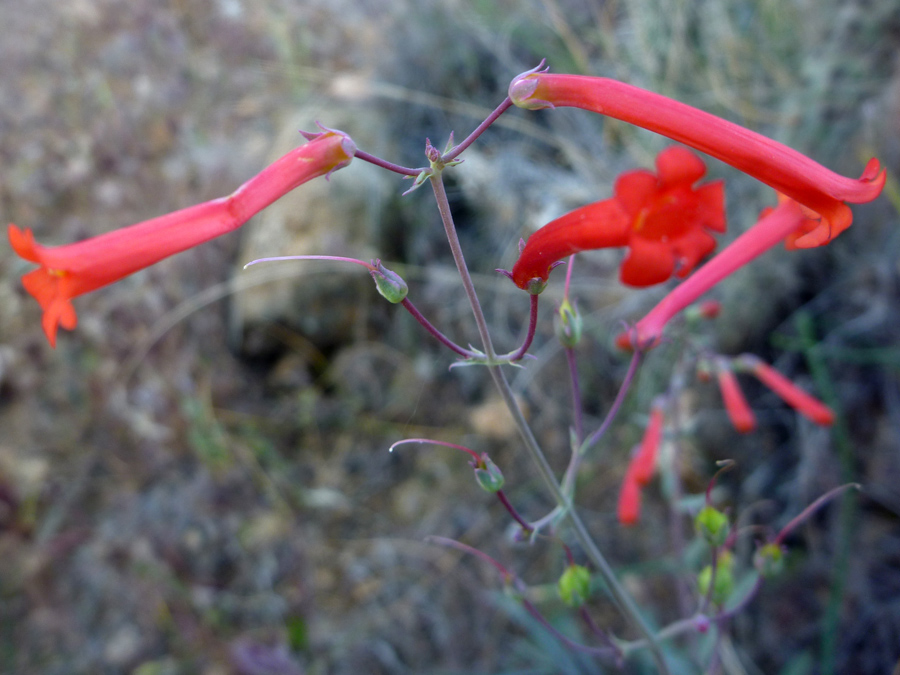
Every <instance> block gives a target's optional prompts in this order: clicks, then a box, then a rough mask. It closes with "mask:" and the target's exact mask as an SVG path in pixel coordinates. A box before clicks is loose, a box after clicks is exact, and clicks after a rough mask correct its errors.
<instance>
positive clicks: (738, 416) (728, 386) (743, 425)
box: [716, 363, 756, 434]
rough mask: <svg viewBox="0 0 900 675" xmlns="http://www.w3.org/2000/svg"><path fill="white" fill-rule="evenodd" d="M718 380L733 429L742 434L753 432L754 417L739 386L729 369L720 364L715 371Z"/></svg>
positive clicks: (725, 365)
mask: <svg viewBox="0 0 900 675" xmlns="http://www.w3.org/2000/svg"><path fill="white" fill-rule="evenodd" d="M716 376H717V377H718V380H719V390H720V391H721V392H722V400H723V401H724V402H725V411H726V412H727V413H728V418H729V419H730V420H731V423H732V424H733V425H734V428H735V429H737V430H738V431H740V432H741V433H742V434H746V433H748V432H750V431H753V430H754V429H755V428H756V416H755V415H754V414H753V410H752V409H751V408H750V404H749V403H747V399H746V398H744V394H743V392H742V391H741V386H740V385H739V384H738V381H737V378H736V377H735V375H734V371H733V370H731V367H730V366H729V365H728V364H726V363H722V364H720V365H719V366H718V368H717V369H716Z"/></svg>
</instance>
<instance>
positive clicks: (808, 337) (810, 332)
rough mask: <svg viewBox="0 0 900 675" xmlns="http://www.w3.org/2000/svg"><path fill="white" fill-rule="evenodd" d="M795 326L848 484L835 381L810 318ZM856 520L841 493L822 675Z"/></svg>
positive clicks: (848, 448)
mask: <svg viewBox="0 0 900 675" xmlns="http://www.w3.org/2000/svg"><path fill="white" fill-rule="evenodd" d="M796 325H797V332H798V333H799V334H800V340H801V341H802V343H803V347H804V348H803V355H804V356H805V357H806V363H807V365H808V367H809V371H810V373H811V374H812V376H813V381H814V382H815V383H816V389H817V390H818V391H819V392H820V393H821V394H822V400H823V401H825V403H826V404H827V405H828V406H829V407H830V408H831V409H832V410H834V412H835V423H834V431H833V436H832V438H834V444H835V446H836V447H837V453H838V459H839V461H840V476H841V482H842V483H851V482H853V480H854V478H855V471H854V468H853V446H852V444H851V442H850V432H849V431H848V429H847V423H846V418H845V417H844V416H843V415H842V414H841V406H840V398H839V397H838V395H837V391H836V390H835V387H834V380H833V379H832V377H831V375H830V373H829V372H828V366H827V365H826V363H825V359H824V358H823V357H822V355H821V353H820V352H819V350H817V349H816V344H817V340H816V336H815V326H814V325H813V319H812V317H811V316H810V315H809V314H808V313H806V312H802V313H800V314H799V315H798V316H797V320H796ZM856 518H857V514H856V500H855V499H853V497H852V496H851V495H848V494H844V495H843V496H842V497H841V503H840V512H839V514H838V526H837V527H838V531H837V550H836V553H835V560H834V569H833V573H832V577H831V592H830V593H829V597H828V605H827V606H826V608H825V617H824V619H823V620H822V643H821V664H822V665H821V667H822V675H832V674H833V673H834V672H835V670H834V669H835V659H836V651H837V643H838V632H839V629H840V624H841V611H842V609H843V605H844V595H845V592H846V588H847V570H848V569H849V566H850V551H851V548H852V546H853V539H854V536H853V533H854V531H855V526H854V524H855V522H856Z"/></svg>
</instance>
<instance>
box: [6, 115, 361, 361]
mask: <svg viewBox="0 0 900 675" xmlns="http://www.w3.org/2000/svg"><path fill="white" fill-rule="evenodd" d="M307 138H309V139H310V141H309V143H306V144H305V145H302V146H300V147H299V148H296V149H294V150H292V151H291V152H289V153H288V154H287V155H285V156H284V157H282V158H281V159H279V160H277V161H276V162H275V163H273V164H272V165H270V166H268V167H267V168H265V169H263V170H262V171H261V172H260V173H259V174H257V175H256V176H254V177H253V178H251V179H250V180H249V181H247V182H246V183H244V184H243V185H242V186H241V187H239V188H238V189H237V190H235V191H234V192H233V193H232V194H231V195H229V196H227V197H222V198H220V199H213V200H212V201H208V202H204V203H202V204H197V205H196V206H191V207H188V208H186V209H181V210H179V211H175V212H173V213H169V214H167V215H164V216H160V217H158V218H152V219H150V220H145V221H143V222H141V223H137V224H135V225H131V226H129V227H124V228H121V229H119V230H114V231H113V232H108V233H106V234H101V235H100V236H97V237H92V238H90V239H86V240H84V241H80V242H77V243H75V244H67V245H65V246H53V247H48V246H42V245H40V244H38V243H36V242H35V240H34V236H33V235H32V233H31V230H29V229H25V230H21V229H19V228H18V227H16V226H15V225H12V224H10V225H9V228H8V233H9V240H10V243H11V244H12V247H13V250H14V251H15V252H16V253H17V254H18V255H20V256H21V257H22V258H24V259H25V260H29V261H31V262H34V263H37V264H39V265H40V268H38V269H36V270H33V271H31V272H29V273H27V274H26V275H25V276H23V277H22V284H23V285H24V286H25V290H27V291H28V292H29V293H30V294H31V295H33V296H34V297H35V299H36V300H37V301H38V302H39V303H40V305H41V308H42V309H43V310H44V316H43V321H42V326H43V329H44V333H45V334H46V336H47V340H48V341H49V342H50V346H52V347H55V346H56V332H57V329H58V327H59V326H62V327H63V328H66V329H68V330H72V329H74V328H75V326H76V324H77V323H78V317H77V315H76V314H75V308H74V307H73V306H72V302H71V301H72V298H74V297H77V296H79V295H83V294H84V293H89V292H91V291H93V290H96V289H98V288H101V287H102V286H106V285H107V284H111V283H113V282H115V281H118V280H119V279H122V278H123V277H126V276H128V275H130V274H133V273H134V272H137V271H138V270H141V269H144V268H145V267H149V266H150V265H153V264H155V263H157V262H159V261H160V260H162V259H163V258H167V257H169V256H170V255H174V254H175V253H180V252H181V251H184V250H187V249H189V248H192V247H194V246H197V245H199V244H202V243H204V242H207V241H209V240H211V239H215V238H216V237H218V236H221V235H223V234H226V233H227V232H231V231H233V230H235V229H237V228H238V227H240V226H241V225H243V224H244V223H245V222H247V220H249V219H250V217H251V216H253V215H254V214H256V213H257V212H259V211H260V210H262V209H264V208H265V207H267V206H268V205H269V204H271V203H272V202H274V201H275V200H276V199H278V198H279V197H281V196H282V195H284V194H286V193H287V192H290V191H291V190H293V189H294V188H296V187H297V186H299V185H301V184H303V183H305V182H306V181H308V180H311V179H313V178H316V177H317V176H327V175H330V174H331V172H333V171H336V170H337V169H340V168H341V167H344V166H346V165H347V164H349V162H350V160H351V159H352V158H353V155H354V153H355V152H356V146H355V145H354V143H353V141H352V140H351V139H350V137H349V136H347V135H346V134H344V133H341V132H339V131H331V130H323V132H322V133H317V134H309V135H307Z"/></svg>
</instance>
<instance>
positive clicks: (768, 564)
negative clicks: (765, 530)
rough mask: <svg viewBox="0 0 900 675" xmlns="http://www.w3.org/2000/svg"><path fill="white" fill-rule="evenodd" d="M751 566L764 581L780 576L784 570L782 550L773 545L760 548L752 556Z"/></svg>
mask: <svg viewBox="0 0 900 675" xmlns="http://www.w3.org/2000/svg"><path fill="white" fill-rule="evenodd" d="M753 566H754V567H756V571H757V572H759V573H760V574H761V575H762V576H763V577H764V578H766V579H768V578H770V577H774V576H777V575H779V574H781V572H782V571H783V570H784V550H783V549H782V548H781V546H779V545H778V544H775V543H770V544H765V545H763V546H760V547H759V550H757V551H756V554H755V555H754V556H753Z"/></svg>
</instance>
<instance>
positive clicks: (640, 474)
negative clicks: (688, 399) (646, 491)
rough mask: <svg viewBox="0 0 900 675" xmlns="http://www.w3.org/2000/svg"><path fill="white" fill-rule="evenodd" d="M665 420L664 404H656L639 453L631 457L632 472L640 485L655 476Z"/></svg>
mask: <svg viewBox="0 0 900 675" xmlns="http://www.w3.org/2000/svg"><path fill="white" fill-rule="evenodd" d="M664 421H665V413H664V412H663V408H662V406H661V405H659V404H654V405H653V408H652V409H651V410H650V422H649V423H648V424H647V429H646V430H645V431H644V437H643V438H642V439H641V445H640V447H639V449H638V451H637V454H636V455H635V456H634V457H633V458H632V459H631V472H632V473H633V475H634V480H635V482H636V483H637V484H638V485H647V484H648V483H649V482H650V479H651V478H653V472H654V471H655V470H656V456H657V454H658V453H659V444H660V442H661V441H662V430H663V422H664Z"/></svg>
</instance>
